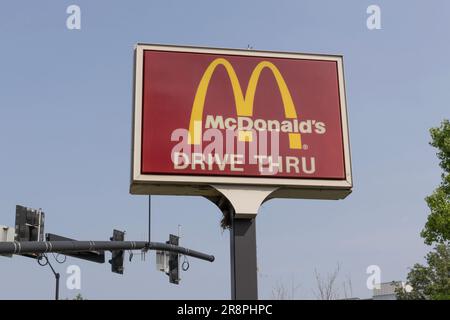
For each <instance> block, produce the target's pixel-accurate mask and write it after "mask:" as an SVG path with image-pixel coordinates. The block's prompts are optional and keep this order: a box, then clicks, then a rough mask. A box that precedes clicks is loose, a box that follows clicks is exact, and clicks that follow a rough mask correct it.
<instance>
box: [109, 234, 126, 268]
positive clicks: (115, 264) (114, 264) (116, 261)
mask: <svg viewBox="0 0 450 320" xmlns="http://www.w3.org/2000/svg"><path fill="white" fill-rule="evenodd" d="M109 239H110V240H111V241H124V240H125V232H124V231H119V230H113V236H112V237H111V238H109ZM111 253H112V258H111V260H109V263H110V264H111V271H112V272H114V273H119V274H123V258H124V254H125V252H124V250H112V251H111Z"/></svg>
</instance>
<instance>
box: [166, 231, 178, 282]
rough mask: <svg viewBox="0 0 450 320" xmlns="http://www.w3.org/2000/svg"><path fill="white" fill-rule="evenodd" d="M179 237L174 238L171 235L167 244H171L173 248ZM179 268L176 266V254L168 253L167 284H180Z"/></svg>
mask: <svg viewBox="0 0 450 320" xmlns="http://www.w3.org/2000/svg"><path fill="white" fill-rule="evenodd" d="M179 239H180V237H177V236H174V235H173V234H171V235H169V241H167V242H166V243H167V244H172V245H174V246H178V242H179ZM179 274H180V267H179V264H178V253H176V252H170V253H169V272H168V273H167V275H168V276H169V282H170V283H173V284H179V283H180V277H179Z"/></svg>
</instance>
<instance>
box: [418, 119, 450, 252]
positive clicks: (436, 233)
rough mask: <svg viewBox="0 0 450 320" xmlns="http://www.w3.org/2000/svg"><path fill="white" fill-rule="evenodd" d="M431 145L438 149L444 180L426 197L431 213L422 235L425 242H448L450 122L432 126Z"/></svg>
mask: <svg viewBox="0 0 450 320" xmlns="http://www.w3.org/2000/svg"><path fill="white" fill-rule="evenodd" d="M430 133H431V138H432V141H431V143H430V144H431V145H432V146H433V147H435V148H437V149H438V152H437V156H438V158H439V160H440V163H439V165H440V166H441V168H442V169H443V171H444V172H443V173H442V182H441V184H440V186H439V187H438V188H437V189H436V190H435V191H434V192H433V194H432V195H431V196H429V197H427V198H426V201H427V204H428V207H429V208H430V211H431V212H430V215H429V216H428V220H427V223H426V224H425V228H424V229H423V230H422V232H421V236H422V237H423V238H424V239H425V243H426V244H428V245H431V244H432V243H434V242H435V243H448V242H449V240H450V122H449V121H448V120H444V121H443V122H442V124H441V126H440V127H438V128H432V129H431V130H430Z"/></svg>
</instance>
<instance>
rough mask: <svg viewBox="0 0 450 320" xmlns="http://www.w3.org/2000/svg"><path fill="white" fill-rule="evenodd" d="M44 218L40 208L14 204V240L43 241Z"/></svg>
mask: <svg viewBox="0 0 450 320" xmlns="http://www.w3.org/2000/svg"><path fill="white" fill-rule="evenodd" d="M44 218H45V214H44V212H42V210H41V209H39V210H35V209H31V208H26V207H23V206H19V205H17V206H16V223H15V228H16V229H15V231H16V234H15V237H14V240H15V241H44Z"/></svg>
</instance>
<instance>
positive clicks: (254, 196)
mask: <svg viewBox="0 0 450 320" xmlns="http://www.w3.org/2000/svg"><path fill="white" fill-rule="evenodd" d="M212 187H213V188H214V189H216V190H217V191H219V192H220V193H221V194H222V195H223V196H224V197H225V198H227V199H228V201H229V202H230V203H231V205H232V206H233V208H234V217H235V218H236V219H253V218H255V217H256V215H257V214H258V210H259V207H261V205H262V204H263V203H264V202H265V201H267V200H268V198H269V196H270V194H271V193H272V192H274V191H276V190H277V189H278V187H262V186H259V187H258V186H252V187H251V188H249V187H248V186H236V185H219V184H216V185H212Z"/></svg>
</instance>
